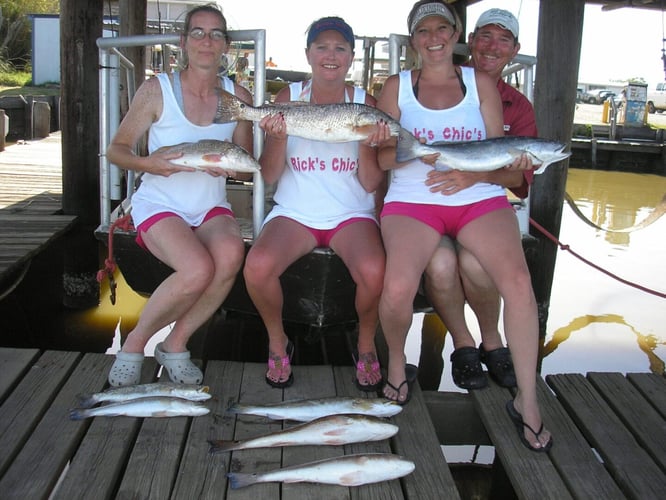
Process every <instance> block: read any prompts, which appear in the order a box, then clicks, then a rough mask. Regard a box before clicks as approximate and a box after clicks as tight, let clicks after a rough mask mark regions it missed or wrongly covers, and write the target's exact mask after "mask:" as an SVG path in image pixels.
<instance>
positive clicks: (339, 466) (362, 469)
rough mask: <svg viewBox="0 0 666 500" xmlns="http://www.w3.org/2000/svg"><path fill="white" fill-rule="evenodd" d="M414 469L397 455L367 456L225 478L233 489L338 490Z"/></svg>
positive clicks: (231, 475)
mask: <svg viewBox="0 0 666 500" xmlns="http://www.w3.org/2000/svg"><path fill="white" fill-rule="evenodd" d="M414 468H415V465H414V462H412V461H411V460H406V459H404V458H402V457H401V456H399V455H393V454H391V453H366V454H359V455H346V456H342V457H338V458H327V459H325V460H318V461H316V462H310V463H306V464H303V465H294V466H291V467H285V468H283V469H276V470H272V471H268V472H256V473H254V474H243V473H239V472H230V473H228V474H227V477H228V478H229V482H230V484H231V487H232V488H234V489H235V488H242V487H244V486H250V485H251V484H256V483H274V482H281V483H323V484H338V485H341V486H361V485H362V484H370V483H378V482H380V481H388V480H391V479H397V478H399V477H403V476H406V475H407V474H411V473H412V472H413V471H414Z"/></svg>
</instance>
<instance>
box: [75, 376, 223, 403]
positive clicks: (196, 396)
mask: <svg viewBox="0 0 666 500" xmlns="http://www.w3.org/2000/svg"><path fill="white" fill-rule="evenodd" d="M208 390H209V388H208V386H205V385H194V384H174V383H173V382H156V383H153V384H138V385H127V386H123V387H110V388H109V389H107V390H105V391H103V392H97V393H94V394H79V395H77V396H76V398H77V399H78V404H79V408H92V407H93V406H95V405H96V404H98V403H120V402H121V401H129V400H132V399H140V398H150V397H156V396H164V397H175V398H182V399H189V400H190V401H205V400H207V399H210V398H211V395H210V394H209V393H208Z"/></svg>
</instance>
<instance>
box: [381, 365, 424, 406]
mask: <svg viewBox="0 0 666 500" xmlns="http://www.w3.org/2000/svg"><path fill="white" fill-rule="evenodd" d="M417 376H418V368H417V367H416V366H414V365H411V364H406V365H405V380H403V381H402V382H401V383H400V385H399V386H398V387H396V386H394V385H393V384H392V383H391V382H389V381H388V377H387V378H386V384H385V385H384V387H386V386H387V385H388V386H389V387H390V388H391V389H393V390H394V391H395V392H397V393H398V398H399V397H400V389H402V386H403V385H405V384H407V390H408V392H407V397H406V398H405V400H404V401H400V400H399V399H393V398H389V397H388V396H386V394H384V397H385V398H386V399H388V400H389V401H394V402H396V403H398V404H399V405H400V406H404V405H406V404H407V403H409V401H410V400H411V399H412V385H414V382H415V381H416V377H417Z"/></svg>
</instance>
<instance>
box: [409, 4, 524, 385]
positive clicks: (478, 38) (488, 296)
mask: <svg viewBox="0 0 666 500" xmlns="http://www.w3.org/2000/svg"><path fill="white" fill-rule="evenodd" d="M518 32H519V26H518V20H517V19H516V18H515V17H514V15H513V14H511V12H509V11H507V10H503V9H490V10H487V11H485V12H484V13H482V14H481V16H480V17H479V20H478V21H477V23H476V25H475V29H474V32H473V33H470V34H469V36H468V44H469V48H470V55H471V59H470V61H469V63H468V64H469V65H470V66H473V67H474V68H475V69H476V70H477V71H482V72H485V73H488V74H489V75H490V76H491V77H492V78H494V79H495V80H496V81H497V88H498V90H499V93H500V97H501V99H502V107H503V114H504V133H505V135H514V136H529V137H536V136H537V128H536V122H535V118H534V108H533V107H532V104H531V103H530V102H529V100H528V99H527V98H526V97H525V96H524V95H523V94H521V93H520V92H519V91H517V90H516V89H515V88H513V87H511V86H510V85H508V84H507V83H505V82H504V81H503V80H502V71H503V70H504V68H505V66H506V65H507V64H508V63H509V62H511V60H512V59H513V58H514V57H515V56H516V54H518V51H519V50H520V44H519V43H518ZM529 166H530V167H531V163H530V164H529ZM515 173H516V172H515V171H513V172H512V171H511V169H508V168H506V169H499V170H497V171H495V172H493V173H492V175H493V176H494V177H493V179H492V182H493V183H495V184H500V185H503V186H505V187H507V188H510V189H511V190H512V191H513V192H514V193H515V194H516V195H517V196H519V197H520V198H525V197H526V196H527V194H528V189H529V184H530V183H531V182H532V177H533V171H532V170H531V168H530V169H529V170H524V171H523V174H524V175H523V177H522V183H520V181H518V183H517V181H516V180H517V179H520V177H516V175H515ZM453 248H455V250H456V252H457V260H458V270H459V272H460V278H461V280H462V283H463V287H464V296H462V294H461V293H460V289H459V288H457V287H458V284H459V281H458V278H457V276H452V274H455V273H454V272H455V270H456V263H455V262H453V260H454V259H455V258H456V252H454V251H452V249H453ZM456 288H457V289H456ZM425 292H426V295H427V297H428V299H429V301H430V303H431V304H432V305H433V307H434V309H435V311H437V313H438V315H439V316H440V317H441V318H442V320H443V322H444V324H445V325H464V324H465V323H464V321H461V320H462V319H463V318H464V300H465V299H466V300H467V302H468V303H469V305H470V307H471V308H472V310H473V311H474V313H475V315H476V317H477V321H478V323H479V328H480V330H481V338H482V343H481V345H480V346H479V348H477V347H476V344H475V341H474V338H473V337H472V335H471V333H470V332H469V330H467V329H466V328H465V329H463V330H462V331H461V329H460V328H456V329H455V331H454V330H452V329H450V333H451V337H452V338H453V343H454V352H453V354H452V355H451V371H452V375H453V380H454V383H455V384H456V385H458V386H459V387H462V388H464V389H480V388H482V387H485V386H486V385H487V383H488V382H487V379H486V376H485V374H484V373H483V368H482V366H481V362H483V363H485V364H486V366H487V368H488V372H489V374H490V376H491V377H492V378H493V379H494V380H495V381H496V382H497V383H498V384H500V385H502V386H504V387H515V385H516V377H515V373H514V370H513V363H512V361H511V354H510V352H509V349H508V348H506V347H504V346H503V344H502V338H501V336H500V334H499V331H498V328H497V324H498V320H499V311H500V296H499V293H498V291H497V288H496V287H495V285H494V284H493V282H492V280H491V279H490V277H489V276H488V274H487V273H486V272H485V271H484V270H483V268H481V266H480V264H479V263H478V261H477V260H476V258H475V257H474V256H472V255H471V254H470V252H468V251H467V250H465V248H463V247H461V246H460V245H459V244H457V243H454V242H452V241H451V240H450V239H449V238H448V237H444V238H443V240H442V243H441V244H440V247H439V248H438V249H437V251H436V252H435V254H434V255H433V257H432V259H431V260H430V263H429V265H428V267H427V268H426V272H425ZM461 299H462V303H461ZM434 335H435V336H436V337H438V335H437V333H435V334H434ZM423 343H424V344H427V343H435V344H439V346H438V347H437V348H434V347H433V348H424V349H422V353H429V352H434V353H436V352H438V351H439V352H441V348H442V347H443V339H441V338H424V339H423ZM440 358H441V356H440ZM440 363H441V361H440ZM424 364H425V365H428V364H431V361H430V360H428V361H425V360H423V359H422V360H421V361H420V363H419V365H420V366H423V365H424Z"/></svg>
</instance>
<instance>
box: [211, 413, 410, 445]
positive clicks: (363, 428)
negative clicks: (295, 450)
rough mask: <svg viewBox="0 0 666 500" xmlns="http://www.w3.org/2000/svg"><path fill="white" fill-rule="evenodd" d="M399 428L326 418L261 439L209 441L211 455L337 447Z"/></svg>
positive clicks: (373, 420)
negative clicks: (283, 448)
mask: <svg viewBox="0 0 666 500" xmlns="http://www.w3.org/2000/svg"><path fill="white" fill-rule="evenodd" d="M397 432H398V426H397V425H394V424H391V423H389V422H387V421H386V420H384V419H382V418H379V417H371V416H368V415H329V416H327V417H321V418H317V419H315V420H313V421H311V422H306V423H304V424H299V425H296V426H294V427H291V428H289V429H285V430H282V431H278V432H273V433H271V434H266V435H264V436H258V437H255V438H250V439H244V440H242V441H225V440H209V441H208V442H209V443H210V444H211V447H210V452H211V453H218V452H222V451H232V450H245V449H249V448H270V447H274V446H304V445H329V446H340V445H343V444H350V443H363V442H365V441H381V440H382V439H388V438H390V437H391V436H394V435H395V434H396V433H397Z"/></svg>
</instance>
